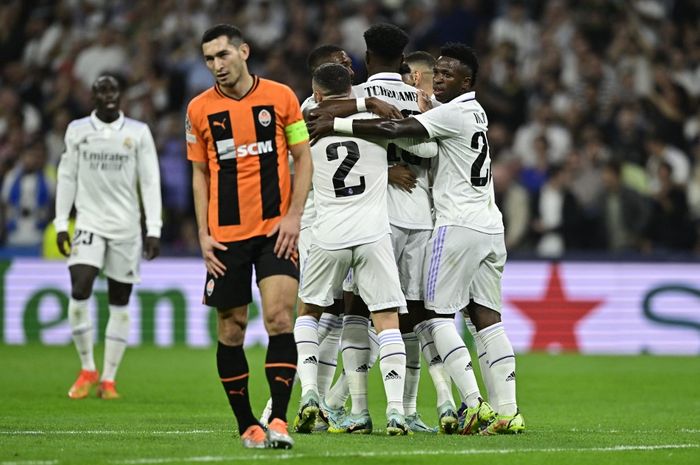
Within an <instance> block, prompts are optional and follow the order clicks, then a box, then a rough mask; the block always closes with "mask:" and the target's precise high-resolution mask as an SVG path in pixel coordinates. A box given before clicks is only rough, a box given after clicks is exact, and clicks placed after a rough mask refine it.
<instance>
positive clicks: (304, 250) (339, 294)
mask: <svg viewBox="0 0 700 465" xmlns="http://www.w3.org/2000/svg"><path fill="white" fill-rule="evenodd" d="M314 237H315V236H314V233H313V232H312V229H311V228H304V229H302V230H301V231H300V232H299V246H298V250H299V269H300V270H303V269H304V265H305V263H306V259H307V258H308V256H309V249H310V248H311V245H312V244H313V243H314V242H315V240H314ZM299 298H301V286H299ZM333 299H334V300H343V285H342V284H341V285H340V286H337V287H335V288H333Z"/></svg>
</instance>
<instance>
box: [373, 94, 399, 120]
mask: <svg viewBox="0 0 700 465" xmlns="http://www.w3.org/2000/svg"><path fill="white" fill-rule="evenodd" d="M366 104H367V110H369V111H371V112H372V113H374V114H375V115H377V116H379V117H381V118H389V119H403V115H402V114H401V112H400V111H399V109H398V108H396V107H395V106H394V105H392V104H391V103H387V102H385V101H384V100H380V99H378V98H376V97H370V98H368V99H367V100H366Z"/></svg>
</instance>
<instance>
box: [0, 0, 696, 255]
mask: <svg viewBox="0 0 700 465" xmlns="http://www.w3.org/2000/svg"><path fill="white" fill-rule="evenodd" d="M699 14H700V2H698V1H697V0H687V1H681V0H676V1H674V0H585V1H573V0H533V1H519V0H499V1H495V0H494V1H490V0H461V1H460V0H435V1H430V0H382V1H356V0H343V1H333V2H330V1H322V0H316V1H302V0H290V1H267V0H247V1H245V0H238V1H236V0H231V1H215V0H162V1H158V2H148V1H140V0H56V1H49V0H45V1H31V0H5V1H3V2H1V3H0V189H1V199H0V200H1V204H2V210H1V219H2V221H3V225H4V227H3V228H2V241H3V244H4V245H5V246H6V247H9V246H13V247H14V246H35V245H37V244H40V243H41V241H42V240H43V236H44V235H45V234H44V229H45V227H46V226H47V225H48V224H49V223H50V221H51V219H52V217H53V212H52V210H53V194H54V192H55V182H56V167H57V164H58V162H59V160H60V156H61V153H62V151H63V135H64V132H65V129H66V126H67V124H68V123H69V122H70V121H71V120H72V119H74V118H79V117H82V116H85V115H87V114H88V113H89V112H90V111H91V110H92V103H91V98H90V86H91V84H92V82H93V81H94V79H95V78H96V77H97V76H98V75H99V74H100V73H102V72H104V71H113V72H116V73H118V74H119V75H121V76H122V77H123V78H124V80H125V82H126V83H127V86H128V87H127V89H126V90H125V91H124V93H123V101H122V103H123V109H124V111H125V113H126V114H127V115H128V116H130V117H132V118H136V119H139V120H143V121H146V122H148V123H149V125H150V127H151V130H152V131H153V133H154V137H155V138H156V143H157V146H158V151H159V158H160V167H161V176H162V189H163V202H164V212H165V218H164V225H165V226H164V231H163V244H164V249H165V252H166V253H170V254H198V253H199V247H198V244H197V234H196V226H195V222H194V213H193V207H192V199H191V187H190V186H191V181H190V175H191V171H190V166H189V163H188V162H187V159H186V153H185V143H184V129H183V126H184V116H183V115H184V109H185V106H186V104H187V102H188V101H189V99H190V98H191V97H192V96H194V95H196V94H197V93H199V92H200V91H202V90H204V89H205V88H207V87H209V86H211V85H212V78H211V76H210V74H209V72H208V70H207V69H206V67H205V66H204V62H203V60H202V58H201V50H200V39H201V35H202V33H203V32H204V30H206V29H207V28H208V27H209V26H211V25H213V24H216V23H221V22H230V23H232V24H235V25H237V26H239V27H240V28H241V29H242V30H243V32H244V34H245V36H246V38H247V41H248V42H249V43H250V44H251V47H252V53H251V57H250V59H249V67H250V69H251V71H252V72H253V73H256V74H260V75H261V76H263V77H267V78H270V79H275V80H278V81H280V82H283V83H286V84H287V85H289V86H291V87H292V88H293V89H294V90H295V92H296V93H297V95H298V96H299V98H300V99H303V98H305V97H307V96H308V95H309V94H310V77H309V72H308V70H307V68H306V57H307V55H308V53H309V52H310V51H311V50H312V49H313V48H314V47H315V46H317V45H320V44H324V43H333V44H337V45H340V46H342V47H344V48H345V50H346V51H347V52H348V53H349V54H350V55H351V57H352V59H353V64H354V67H355V69H356V70H357V72H356V79H358V82H359V81H361V80H362V79H364V76H365V74H366V73H365V72H364V64H363V59H364V47H365V46H364V40H363V37H362V32H363V31H364V30H365V29H367V27H369V26H370V25H371V24H373V23H376V22H380V21H389V22H392V23H394V24H397V25H399V26H401V27H402V28H404V29H405V30H406V31H407V32H408V33H409V35H410V36H411V42H410V43H409V46H408V47H407V50H406V51H407V52H409V51H414V50H425V51H428V52H430V53H432V54H433V55H437V54H438V53H439V47H440V45H441V44H443V43H444V42H447V41H461V42H466V43H468V44H470V45H472V46H473V47H474V48H475V49H476V51H477V53H478V55H479V57H480V62H481V69H480V72H479V78H478V82H477V88H476V91H477V98H478V100H479V101H480V102H481V104H482V105H483V106H484V108H485V109H486V112H487V114H488V116H489V144H490V149H491V156H492V158H493V160H494V162H493V176H494V180H495V189H496V196H497V201H498V203H499V205H500V207H501V210H502V211H503V214H504V220H505V223H506V242H507V246H508V250H509V252H510V253H515V254H517V253H522V254H536V255H537V256H542V257H559V256H562V255H563V254H572V253H578V252H583V253H592V252H603V253H605V254H628V253H629V254H653V253H659V254H668V253H675V254H683V255H687V256H690V254H691V253H694V254H700V240H699V238H700V105H698V101H699V97H700V19H699Z"/></svg>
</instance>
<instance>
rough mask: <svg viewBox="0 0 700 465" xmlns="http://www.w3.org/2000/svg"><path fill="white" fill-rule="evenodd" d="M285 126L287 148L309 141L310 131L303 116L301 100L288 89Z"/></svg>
mask: <svg viewBox="0 0 700 465" xmlns="http://www.w3.org/2000/svg"><path fill="white" fill-rule="evenodd" d="M284 123H285V125H284V136H285V138H286V139H287V146H289V147H291V146H293V145H297V144H300V143H302V142H306V141H308V140H309V131H308V130H307V129H306V122H305V121H304V117H303V116H302V114H301V108H300V107H299V100H297V97H296V95H294V93H293V92H292V90H291V89H287V111H286V118H285V122H284Z"/></svg>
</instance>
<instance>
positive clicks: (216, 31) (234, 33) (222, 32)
mask: <svg viewBox="0 0 700 465" xmlns="http://www.w3.org/2000/svg"><path fill="white" fill-rule="evenodd" d="M221 36H226V37H228V41H229V42H230V43H232V44H233V43H236V42H238V43H239V44H240V43H242V42H245V41H244V40H243V34H242V33H241V30H240V29H238V28H237V27H236V26H234V25H232V24H217V25H216V26H212V27H210V28H209V29H207V30H206V31H204V34H202V45H204V44H205V43H207V42H211V41H212V40H214V39H216V38H217V37H221ZM237 45H238V44H237Z"/></svg>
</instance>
